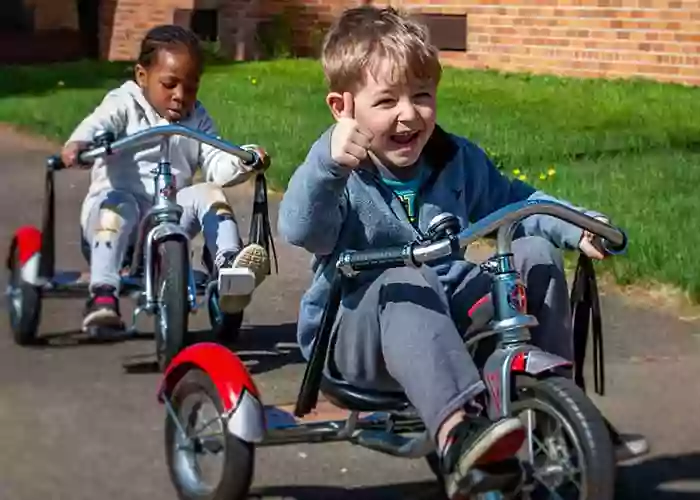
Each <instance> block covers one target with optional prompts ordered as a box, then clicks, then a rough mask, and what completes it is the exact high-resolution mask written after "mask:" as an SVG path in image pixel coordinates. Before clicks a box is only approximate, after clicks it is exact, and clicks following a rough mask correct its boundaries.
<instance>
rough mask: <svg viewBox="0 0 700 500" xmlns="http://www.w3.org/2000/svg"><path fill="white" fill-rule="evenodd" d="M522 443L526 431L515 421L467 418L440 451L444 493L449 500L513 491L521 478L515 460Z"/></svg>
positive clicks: (521, 424) (518, 462)
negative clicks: (492, 492) (493, 492)
mask: <svg viewBox="0 0 700 500" xmlns="http://www.w3.org/2000/svg"><path fill="white" fill-rule="evenodd" d="M524 441H525V428H524V427H523V423H522V422H521V421H520V420H519V419H517V418H505V419H502V420H499V421H498V422H491V421H490V420H488V419H487V418H485V417H481V416H479V417H476V416H475V417H468V418H467V419H465V420H463V421H462V422H460V423H459V424H457V425H456V426H455V428H454V429H452V431H451V432H450V434H449V435H448V438H447V444H446V445H445V448H444V449H443V452H442V458H441V466H442V473H443V475H444V477H445V493H446V494H447V497H448V498H449V499H450V500H457V499H463V498H464V499H467V498H469V497H470V495H474V494H479V493H486V492H489V491H502V490H504V489H512V488H516V487H517V485H518V484H519V482H520V480H521V476H522V469H521V466H520V461H519V460H518V459H517V458H516V457H515V455H516V453H517V452H518V450H520V448H521V447H522V445H523V442H524Z"/></svg>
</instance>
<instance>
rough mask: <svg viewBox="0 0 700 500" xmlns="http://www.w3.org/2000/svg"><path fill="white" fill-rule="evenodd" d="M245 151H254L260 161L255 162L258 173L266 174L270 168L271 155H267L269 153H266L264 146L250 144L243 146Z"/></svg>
mask: <svg viewBox="0 0 700 500" xmlns="http://www.w3.org/2000/svg"><path fill="white" fill-rule="evenodd" d="M243 149H245V150H247V151H252V152H254V153H255V154H256V155H258V161H257V162H255V166H254V168H255V170H256V171H257V172H265V171H266V170H267V169H268V168H269V167H270V155H268V154H267V151H265V150H264V149H263V148H262V146H258V145H257V144H248V145H245V146H243Z"/></svg>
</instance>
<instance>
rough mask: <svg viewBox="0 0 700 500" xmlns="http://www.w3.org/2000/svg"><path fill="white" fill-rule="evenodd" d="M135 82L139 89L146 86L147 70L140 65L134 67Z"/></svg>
mask: <svg viewBox="0 0 700 500" xmlns="http://www.w3.org/2000/svg"><path fill="white" fill-rule="evenodd" d="M134 80H136V83H137V84H138V86H139V87H141V88H143V87H145V86H146V68H144V67H143V66H141V65H140V64H136V66H134Z"/></svg>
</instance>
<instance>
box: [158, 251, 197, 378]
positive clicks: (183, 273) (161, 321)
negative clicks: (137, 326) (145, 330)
mask: <svg viewBox="0 0 700 500" xmlns="http://www.w3.org/2000/svg"><path fill="white" fill-rule="evenodd" d="M156 262H157V263H156V266H157V268H156V280H155V282H156V290H157V293H158V312H157V314H156V315H155V332H156V356H157V358H158V366H159V367H160V369H161V370H164V369H165V368H166V367H167V366H168V365H169V364H170V362H171V361H172V359H173V358H174V357H175V356H176V355H177V354H178V353H179V352H180V351H181V350H182V349H184V348H185V347H186V346H187V345H188V341H189V340H190V339H189V331H188V320H189V314H190V307H189V290H188V281H189V280H188V276H189V269H190V261H189V257H188V255H187V248H186V245H185V244H184V243H183V242H182V241H178V240H176V239H171V240H165V241H163V242H161V243H159V244H158V257H157V261H156Z"/></svg>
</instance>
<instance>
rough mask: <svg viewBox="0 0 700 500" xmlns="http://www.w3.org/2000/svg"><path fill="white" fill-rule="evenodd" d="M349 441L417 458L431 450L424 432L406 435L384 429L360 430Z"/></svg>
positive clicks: (387, 452)
mask: <svg viewBox="0 0 700 500" xmlns="http://www.w3.org/2000/svg"><path fill="white" fill-rule="evenodd" d="M351 441H352V442H353V443H354V444H357V445H359V446H362V447H364V448H367V449H370V450H374V451H378V452H381V453H386V454H387V455H392V456H396V457H405V458H418V457H422V456H425V455H427V454H428V453H430V451H431V450H432V448H431V446H430V445H431V444H432V443H431V442H430V440H429V438H427V436H426V435H425V434H419V435H417V436H416V435H414V436H412V437H408V436H400V435H398V434H394V433H391V432H386V431H375V430H362V431H359V432H358V433H357V434H355V435H354V436H353V437H352V439H351Z"/></svg>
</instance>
